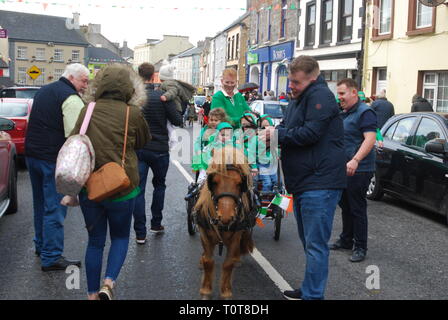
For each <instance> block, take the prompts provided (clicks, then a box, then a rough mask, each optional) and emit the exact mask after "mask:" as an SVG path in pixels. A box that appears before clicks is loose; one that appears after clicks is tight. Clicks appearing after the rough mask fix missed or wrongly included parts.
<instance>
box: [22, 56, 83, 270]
mask: <svg viewBox="0 0 448 320" xmlns="http://www.w3.org/2000/svg"><path fill="white" fill-rule="evenodd" d="M89 74H90V72H89V69H87V68H86V67H85V66H83V65H81V64H79V63H76V64H71V65H68V66H67V67H66V69H65V72H64V74H63V75H62V77H61V78H60V79H59V80H58V81H55V82H53V83H50V84H48V85H45V86H43V87H42V88H40V89H39V91H38V92H37V93H36V95H35V97H34V101H33V106H32V109H31V113H30V117H29V122H28V130H27V133H26V138H25V157H26V164H27V167H28V172H29V174H30V180H31V187H32V190H33V208H34V232H35V237H34V243H35V249H36V255H38V256H40V258H41V266H42V270H43V271H52V270H65V269H66V268H67V267H68V266H69V265H77V266H81V262H80V261H70V260H68V259H66V258H64V257H63V256H62V253H63V251H64V219H65V216H66V214H67V208H66V207H64V206H62V205H61V203H60V202H61V200H62V198H63V195H61V194H58V193H57V192H56V184H55V178H54V177H55V169H56V159H57V156H58V153H59V150H60V149H61V147H62V145H63V144H64V142H65V140H66V138H67V137H68V136H69V135H70V133H71V131H72V129H73V128H74V126H75V124H76V121H77V120H78V116H79V113H80V112H81V109H82V108H83V107H84V102H83V101H82V99H81V97H80V94H82V93H83V92H84V90H85V89H86V88H87V85H88V82H89Z"/></svg>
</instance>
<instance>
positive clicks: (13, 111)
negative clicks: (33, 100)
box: [0, 102, 28, 117]
mask: <svg viewBox="0 0 448 320" xmlns="http://www.w3.org/2000/svg"><path fill="white" fill-rule="evenodd" d="M26 115H28V104H26V103H16V102H0V117H25V116H26Z"/></svg>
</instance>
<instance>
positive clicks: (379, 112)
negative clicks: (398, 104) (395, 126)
mask: <svg viewBox="0 0 448 320" xmlns="http://www.w3.org/2000/svg"><path fill="white" fill-rule="evenodd" d="M372 109H373V110H374V111H375V113H376V120H377V124H378V128H380V129H381V128H382V127H383V125H384V124H385V123H386V121H387V120H389V118H391V117H392V116H393V115H395V109H394V105H393V104H392V103H391V102H390V101H388V100H387V99H386V98H378V99H376V100H375V101H374V102H373V103H372Z"/></svg>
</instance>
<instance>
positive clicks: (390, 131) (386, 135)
mask: <svg viewBox="0 0 448 320" xmlns="http://www.w3.org/2000/svg"><path fill="white" fill-rule="evenodd" d="M398 122H399V121H397V122H395V123H394V124H393V125H391V126H390V127H389V129H387V130H386V132H385V133H384V135H383V138H384V139H387V140H392V137H393V136H394V132H395V129H396V128H397V125H398Z"/></svg>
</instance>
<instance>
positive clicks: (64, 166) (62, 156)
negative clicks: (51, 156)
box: [55, 102, 95, 196]
mask: <svg viewBox="0 0 448 320" xmlns="http://www.w3.org/2000/svg"><path fill="white" fill-rule="evenodd" d="M94 107H95V103H94V102H92V103H90V104H89V106H88V107H87V112H86V115H85V117H84V121H83V123H82V127H81V130H80V132H79V134H77V135H74V136H71V137H69V138H68V139H67V141H65V143H64V145H63V146H62V148H61V150H59V153H58V158H57V160H56V174H55V178H56V191H57V192H58V193H60V194H63V195H70V196H77V195H78V193H79V192H80V191H81V189H82V188H83V187H84V185H85V184H86V182H87V180H88V179H89V177H90V174H91V173H92V172H93V170H94V169H95V151H94V150H93V146H92V143H91V142H90V139H89V137H88V136H86V135H85V133H86V131H87V127H88V126H89V122H90V119H91V117H92V113H93V109H94Z"/></svg>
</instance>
